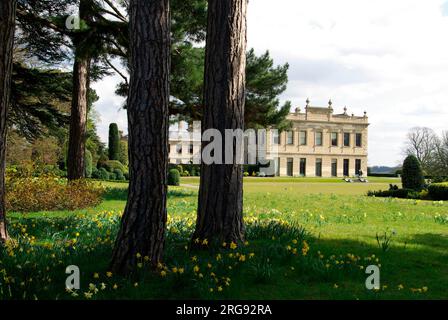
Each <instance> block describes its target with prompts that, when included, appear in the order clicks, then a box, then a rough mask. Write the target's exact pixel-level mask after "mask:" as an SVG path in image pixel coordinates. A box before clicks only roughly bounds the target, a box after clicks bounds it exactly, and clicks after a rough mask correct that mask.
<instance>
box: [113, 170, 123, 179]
mask: <svg viewBox="0 0 448 320" xmlns="http://www.w3.org/2000/svg"><path fill="white" fill-rule="evenodd" d="M114 174H115V179H116V180H119V181H124V180H126V178H125V176H124V174H123V171H121V170H120V169H115V170H114Z"/></svg>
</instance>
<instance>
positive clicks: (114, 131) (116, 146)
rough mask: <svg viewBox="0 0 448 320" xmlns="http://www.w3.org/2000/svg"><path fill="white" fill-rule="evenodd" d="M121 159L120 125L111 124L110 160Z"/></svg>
mask: <svg viewBox="0 0 448 320" xmlns="http://www.w3.org/2000/svg"><path fill="white" fill-rule="evenodd" d="M119 159H120V132H119V131H118V125H117V124H116V123H111V124H110V125H109V160H119Z"/></svg>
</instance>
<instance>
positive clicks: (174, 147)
mask: <svg viewBox="0 0 448 320" xmlns="http://www.w3.org/2000/svg"><path fill="white" fill-rule="evenodd" d="M287 119H288V120H289V121H291V128H290V129H289V130H287V131H283V132H281V133H277V132H276V130H267V135H266V136H267V141H266V143H265V147H266V150H265V158H266V159H267V160H269V161H271V165H270V166H269V168H263V167H262V168H261V169H260V171H261V172H264V173H265V174H266V175H270V176H272V175H275V176H291V177H293V176H303V177H305V176H306V177H352V176H356V175H359V174H360V173H365V174H366V173H367V156H368V127H369V122H368V117H367V113H366V112H364V115H363V116H355V115H354V114H348V113H347V108H344V111H343V113H340V114H336V113H334V110H333V106H332V102H331V100H330V101H329V103H328V107H313V106H310V103H309V100H307V102H306V106H305V108H304V111H303V112H302V110H301V109H300V108H297V109H296V110H295V112H294V113H290V114H289V115H288V117H287ZM191 129H192V128H189V130H187V128H184V127H183V126H182V124H179V129H178V131H173V132H170V142H169V145H170V150H169V158H170V163H176V164H182V163H183V164H188V163H192V162H193V160H194V159H196V160H197V159H198V157H199V159H200V153H201V137H200V135H199V136H194V134H193V133H192V131H193V130H191ZM195 163H197V161H196V162H195Z"/></svg>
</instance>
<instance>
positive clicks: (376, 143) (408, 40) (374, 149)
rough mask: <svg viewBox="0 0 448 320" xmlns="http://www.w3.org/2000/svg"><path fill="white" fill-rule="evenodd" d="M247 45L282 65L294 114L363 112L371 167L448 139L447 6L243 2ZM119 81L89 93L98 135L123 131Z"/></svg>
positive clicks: (415, 1)
mask: <svg viewBox="0 0 448 320" xmlns="http://www.w3.org/2000/svg"><path fill="white" fill-rule="evenodd" d="M248 28H249V30H248V46H249V47H253V48H255V50H256V52H257V53H262V52H264V51H265V50H269V51H270V52H271V55H272V57H273V58H274V60H275V63H277V64H283V63H285V62H288V63H289V64H290V71H289V84H288V90H287V91H286V92H285V94H284V95H283V96H282V99H283V100H290V101H292V104H293V107H294V108H295V107H297V106H301V107H303V106H304V101H305V100H306V99H307V97H309V98H310V100H311V105H313V106H322V107H325V106H327V103H328V100H329V99H330V98H331V99H332V100H333V107H334V108H335V112H338V113H339V112H341V111H342V109H343V107H344V106H347V108H348V110H349V111H348V112H349V113H352V112H353V113H355V115H362V114H363V112H364V111H367V114H368V116H369V122H370V123H371V126H370V129H369V165H391V166H392V165H396V164H398V163H399V162H400V161H401V160H402V154H401V150H402V146H403V143H404V138H405V136H406V132H407V131H408V130H409V129H410V128H412V127H414V126H427V127H430V128H433V129H434V130H435V131H436V132H437V133H441V132H442V131H443V130H448V40H447V39H448V1H446V0H376V1H372V0H338V1H334V0H313V1H304V0H275V1H273V0H250V2H249V17H248ZM119 81H120V78H119V77H108V78H106V79H104V80H102V81H101V82H98V83H96V84H94V88H95V89H96V90H97V92H98V95H99V96H100V100H99V101H98V103H97V104H96V110H97V111H98V112H99V114H100V118H101V123H100V124H99V125H98V131H99V134H100V137H101V138H102V140H103V141H105V142H106V141H107V131H108V125H109V123H110V122H117V123H118V125H119V127H120V128H121V129H124V131H126V128H127V120H126V113H125V111H123V110H120V107H121V105H122V103H123V100H122V98H119V97H117V96H115V94H114V91H115V86H116V83H118V82H119Z"/></svg>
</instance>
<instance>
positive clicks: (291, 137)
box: [286, 131, 294, 144]
mask: <svg viewBox="0 0 448 320" xmlns="http://www.w3.org/2000/svg"><path fill="white" fill-rule="evenodd" d="M286 144H294V132H293V131H288V132H286Z"/></svg>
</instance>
